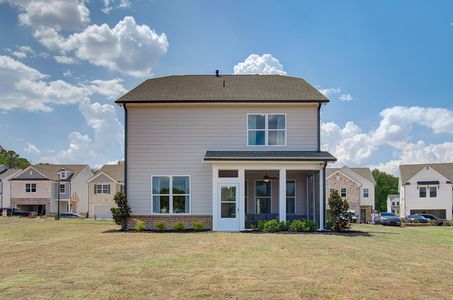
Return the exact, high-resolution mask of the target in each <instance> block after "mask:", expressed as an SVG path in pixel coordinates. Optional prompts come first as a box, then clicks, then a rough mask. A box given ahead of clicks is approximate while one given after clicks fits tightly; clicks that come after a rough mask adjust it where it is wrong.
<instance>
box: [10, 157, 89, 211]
mask: <svg viewBox="0 0 453 300" xmlns="http://www.w3.org/2000/svg"><path fill="white" fill-rule="evenodd" d="M92 176H93V172H91V169H90V167H89V166H88V165H53V164H36V165H32V166H29V167H27V168H26V169H24V170H22V171H21V172H19V173H17V174H16V175H15V176H14V177H13V178H11V179H10V183H11V184H10V188H11V191H10V193H11V196H10V205H11V207H14V208H19V209H22V210H25V211H34V212H37V213H38V215H53V214H55V213H57V211H58V199H60V212H75V213H78V214H82V215H86V214H87V212H88V187H87V183H86V181H87V180H88V179H89V178H90V177H92Z"/></svg>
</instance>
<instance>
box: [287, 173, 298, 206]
mask: <svg viewBox="0 0 453 300" xmlns="http://www.w3.org/2000/svg"><path fill="white" fill-rule="evenodd" d="M288 181H294V196H292V197H289V198H294V214H296V212H297V206H296V205H297V182H296V179H286V182H287V184H288ZM286 192H288V186H286ZM287 199H288V196H286V199H285V200H287ZM286 214H288V204H287V205H286Z"/></svg>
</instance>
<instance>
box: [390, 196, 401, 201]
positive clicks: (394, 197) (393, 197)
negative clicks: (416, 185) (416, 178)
mask: <svg viewBox="0 0 453 300" xmlns="http://www.w3.org/2000/svg"><path fill="white" fill-rule="evenodd" d="M387 197H388V198H389V200H390V201H392V200H394V199H399V197H400V195H398V194H389V195H387Z"/></svg>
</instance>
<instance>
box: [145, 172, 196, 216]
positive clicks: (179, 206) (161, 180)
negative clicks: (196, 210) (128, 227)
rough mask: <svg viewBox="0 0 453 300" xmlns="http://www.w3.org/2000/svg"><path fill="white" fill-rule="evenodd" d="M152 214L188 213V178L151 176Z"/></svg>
mask: <svg viewBox="0 0 453 300" xmlns="http://www.w3.org/2000/svg"><path fill="white" fill-rule="evenodd" d="M152 193H153V205H152V206H153V213H158V214H180V213H189V212H190V177H189V176H153V177H152Z"/></svg>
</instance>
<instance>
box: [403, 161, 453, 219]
mask: <svg viewBox="0 0 453 300" xmlns="http://www.w3.org/2000/svg"><path fill="white" fill-rule="evenodd" d="M399 171H400V176H399V184H398V188H399V192H400V209H401V212H400V213H401V216H402V217H406V216H408V215H410V214H416V213H426V214H433V215H435V216H437V217H440V218H444V219H447V220H451V219H452V206H453V191H452V187H453V185H452V182H453V163H444V164H417V165H400V168H399Z"/></svg>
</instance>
